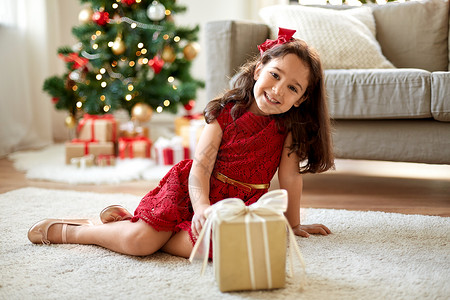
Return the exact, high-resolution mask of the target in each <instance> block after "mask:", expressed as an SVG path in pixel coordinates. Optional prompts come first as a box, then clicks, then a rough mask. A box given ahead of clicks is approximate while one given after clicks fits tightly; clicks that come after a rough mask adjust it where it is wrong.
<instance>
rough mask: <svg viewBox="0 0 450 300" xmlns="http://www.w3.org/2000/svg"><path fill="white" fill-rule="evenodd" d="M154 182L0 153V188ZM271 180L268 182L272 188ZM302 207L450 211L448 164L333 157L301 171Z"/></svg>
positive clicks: (136, 190)
mask: <svg viewBox="0 0 450 300" xmlns="http://www.w3.org/2000/svg"><path fill="white" fill-rule="evenodd" d="M156 185H157V182H149V181H143V180H140V181H133V182H127V183H122V184H118V185H114V186H112V185H71V184H64V183H55V182H48V181H37V180H29V179H27V178H26V177H25V174H24V173H23V172H20V171H17V170H15V169H14V166H13V163H12V162H11V161H9V160H8V159H6V158H3V159H0V193H5V192H7V191H11V190H14V189H18V188H23V187H39V188H48V189H64V190H77V191H91V192H98V193H116V192H117V193H130V194H135V195H142V196H143V195H144V194H146V193H147V192H148V191H149V190H150V189H152V188H154V187H155V186H156ZM277 185H278V183H277V182H276V180H274V181H273V182H272V188H276V187H277ZM302 207H312V208H330V209H348V210H363V211H368V210H374V211H385V212H397V213H404V214H424V215H437V216H445V217H450V166H449V165H426V164H412V163H393V162H374V161H355V160H337V161H336V170H333V171H329V172H326V173H324V174H308V175H305V176H304V193H303V197H302Z"/></svg>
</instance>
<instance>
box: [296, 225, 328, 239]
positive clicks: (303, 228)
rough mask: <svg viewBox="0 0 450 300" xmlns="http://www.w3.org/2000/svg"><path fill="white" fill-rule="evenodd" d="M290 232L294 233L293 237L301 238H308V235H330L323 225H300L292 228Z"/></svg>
mask: <svg viewBox="0 0 450 300" xmlns="http://www.w3.org/2000/svg"><path fill="white" fill-rule="evenodd" d="M292 231H294V233H295V235H298V236H302V237H309V234H310V233H311V234H321V235H328V234H330V233H331V231H330V229H328V228H327V227H326V226H325V225H322V224H312V225H300V224H298V225H297V226H294V227H292Z"/></svg>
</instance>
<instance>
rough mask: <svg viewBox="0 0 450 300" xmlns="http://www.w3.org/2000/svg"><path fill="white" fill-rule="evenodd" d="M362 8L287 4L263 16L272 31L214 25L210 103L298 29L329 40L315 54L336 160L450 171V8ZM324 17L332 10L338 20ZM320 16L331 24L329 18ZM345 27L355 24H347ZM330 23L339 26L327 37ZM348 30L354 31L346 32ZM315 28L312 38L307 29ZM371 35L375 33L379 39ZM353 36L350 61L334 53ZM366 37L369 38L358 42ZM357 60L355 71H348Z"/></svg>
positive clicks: (209, 33) (430, 4) (437, 3)
mask: <svg viewBox="0 0 450 300" xmlns="http://www.w3.org/2000/svg"><path fill="white" fill-rule="evenodd" d="M310 9H313V10H314V11H312V10H311V11H310ZM354 9H355V8H351V9H350V10H348V9H346V10H342V9H341V10H336V9H332V10H330V9H328V8H323V7H321V8H305V7H302V6H299V5H291V6H281V7H280V6H278V7H270V8H267V9H263V11H262V12H261V16H262V17H263V18H264V20H265V22H266V23H265V24H263V23H250V22H243V21H235V20H227V21H217V22H211V23H208V24H207V25H206V40H207V45H206V54H207V80H206V90H207V96H208V98H209V99H212V98H214V97H216V96H218V95H219V94H221V93H222V92H223V91H224V90H225V89H227V88H228V87H229V85H230V83H229V82H230V79H231V78H232V76H233V75H234V74H235V73H236V71H237V70H238V68H239V66H240V65H242V64H243V63H244V62H245V61H246V60H248V59H249V58H251V57H252V56H253V55H256V54H257V53H258V52H257V47H256V45H258V44H260V43H262V42H264V41H265V40H266V39H267V38H273V33H274V31H275V28H276V27H277V26H282V27H289V26H290V28H292V27H294V26H298V28H294V29H298V31H297V34H299V35H300V36H298V35H296V37H300V38H304V37H305V38H304V39H305V40H307V41H308V43H310V44H312V43H311V42H310V40H308V38H311V39H312V40H314V39H315V38H316V37H321V38H322V41H315V40H314V43H317V46H316V45H313V46H314V47H316V48H317V49H318V50H319V52H320V55H321V57H322V59H323V61H324V66H325V69H326V70H325V78H326V80H325V81H326V89H327V94H328V100H329V110H330V114H331V117H332V118H333V120H334V124H335V132H334V135H333V140H334V145H335V153H336V156H337V157H339V158H349V159H369V160H389V161H404V162H420V163H437V164H450V72H448V70H449V68H450V65H449V56H450V51H449V48H450V46H449V38H448V35H449V2H448V0H447V1H444V0H427V1H422V2H406V3H400V4H387V5H382V6H381V5H379V6H369V7H364V8H358V9H359V10H354ZM363 9H366V11H363ZM367 9H370V12H369V13H367ZM297 10H298V11H297ZM324 10H326V11H329V12H331V13H330V16H328V15H327V14H328V12H325V13H323V12H324ZM361 12H363V14H362V15H363V16H361ZM321 14H324V15H325V17H324V18H325V20H326V22H324V20H323V19H322V20H320V18H321V17H322V15H321ZM352 14H353V15H352ZM336 15H337V17H336ZM296 18H297V19H296ZM316 18H317V20H316ZM358 18H359V19H358ZM370 18H372V19H370ZM355 19H356V21H355ZM343 20H344V21H345V20H346V21H345V22H347V21H348V22H350V23H349V24H353V25H351V26H347V25H346V24H347V23H345V22H343ZM360 21H361V22H362V23H364V24H366V25H367V24H368V25H367V26H365V25H364V26H363V25H361V24H360ZM302 22H304V23H302ZM305 22H307V23H305ZM333 22H337V23H333ZM370 22H372V23H370ZM323 24H328V25H329V26H328V27H331V28H325V29H323V28H321V26H322V25H323ZM371 24H372V25H371ZM339 26H347V27H346V29H345V30H342V28H341V29H339ZM372 27H373V28H372ZM305 28H306V29H305ZM308 28H310V31H309V32H307V31H304V29H305V30H308ZM347 29H348V30H347ZM360 29H362V31H361V32H362V33H361V32H359V31H358V30H360ZM330 30H331V33H330ZM333 30H338V31H335V32H333ZM352 30H356V31H355V32H353V31H352ZM367 30H368V31H367ZM368 32H371V34H373V36H372V37H373V41H372V40H370V33H368ZM308 34H309V35H308ZM346 34H349V35H350V36H351V38H350V39H349V41H345V42H344V45H340V46H339V47H344V49H343V50H344V51H343V53H342V52H341V53H335V51H337V50H336V49H337V48H339V47H338V46H334V45H329V43H330V41H331V40H333V38H334V42H335V43H340V42H341V41H342V40H343V39H345V38H346V37H345V36H346ZM360 34H362V38H363V39H362V40H361V41H358V39H357V38H356V36H358V35H360ZM367 36H369V39H367ZM354 37H355V38H354ZM358 38H359V36H358ZM366 41H369V43H371V46H370V47H372V46H373V49H375V52H376V49H380V51H379V55H378V54H377V55H378V57H375V58H373V57H372V56H374V55H373V54H370V53H369V52H370V51H369V52H365V49H364V47H365V46H360V45H362V44H364V43H365V42H366ZM320 43H324V44H323V45H322V44H320ZM327 43H328V44H327ZM351 43H356V44H355V45H351ZM321 47H322V48H321ZM370 47H369V48H370ZM377 47H378V48H377ZM373 49H372V50H373ZM322 51H323V53H322ZM327 51H328V52H327ZM325 52H326V53H325ZM348 54H349V55H348ZM346 55H347V56H346ZM341 56H342V57H341ZM356 56H359V58H357V57H356ZM375 56H376V55H375ZM348 57H350V58H351V62H350V64H349V65H342V66H341V62H344V61H345V60H346V59H347V58H348ZM372 58H373V59H372ZM358 59H359V60H358ZM372 60H373V61H375V60H378V62H376V63H375V66H377V64H378V65H379V66H380V67H373V66H374V65H372V64H371V63H372ZM380 60H381V63H380ZM355 63H356V64H357V65H354V64H355ZM391 63H392V64H391ZM352 64H353V65H352ZM394 66H395V67H394Z"/></svg>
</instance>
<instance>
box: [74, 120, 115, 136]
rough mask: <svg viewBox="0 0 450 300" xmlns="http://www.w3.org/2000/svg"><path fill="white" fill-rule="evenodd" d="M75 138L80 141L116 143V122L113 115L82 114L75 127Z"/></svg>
mask: <svg viewBox="0 0 450 300" xmlns="http://www.w3.org/2000/svg"><path fill="white" fill-rule="evenodd" d="M77 138H78V139H79V140H82V141H99V142H116V141H117V138H118V137H117V121H116V120H115V119H114V116H113V115H101V116H98V115H89V114H84V116H83V118H82V119H81V120H80V121H79V123H78V126H77Z"/></svg>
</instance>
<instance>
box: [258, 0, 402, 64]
mask: <svg viewBox="0 0 450 300" xmlns="http://www.w3.org/2000/svg"><path fill="white" fill-rule="evenodd" d="M260 16H261V17H262V19H263V20H264V21H265V22H266V23H267V24H268V25H269V26H271V28H272V33H275V34H276V33H277V32H278V29H277V28H278V27H285V28H291V29H295V30H297V32H296V33H295V35H294V37H296V38H300V39H303V40H305V41H306V42H308V43H309V44H310V45H311V46H313V47H314V48H316V49H317V50H318V52H319V54H320V56H321V59H322V63H323V66H324V68H325V69H354V68H359V69H368V68H393V67H394V66H393V65H392V64H391V63H390V62H389V61H388V60H387V59H386V58H385V57H384V56H383V54H382V53H381V48H380V45H379V44H378V42H377V41H376V39H375V35H374V34H375V23H374V18H373V15H372V10H371V9H370V8H369V7H360V8H354V9H348V10H333V9H325V8H318V7H306V6H302V5H276V6H269V7H264V8H263V9H261V10H260Z"/></svg>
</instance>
